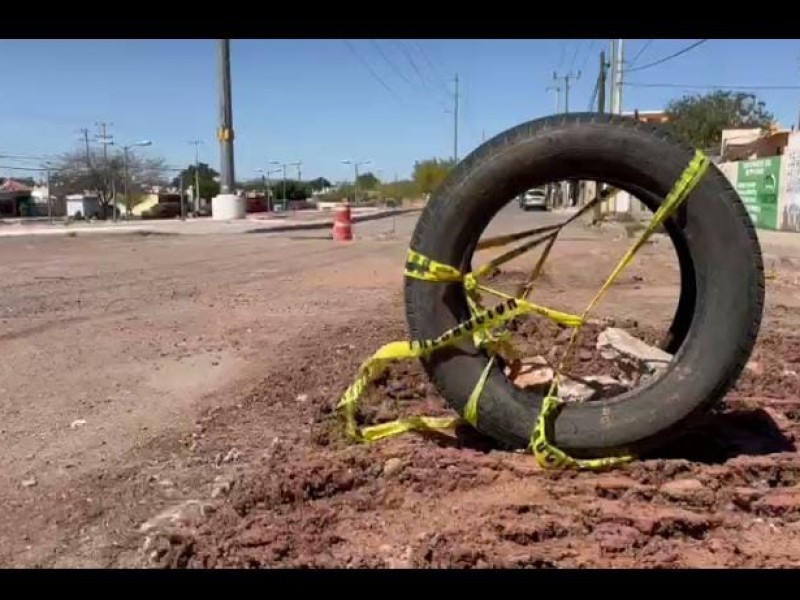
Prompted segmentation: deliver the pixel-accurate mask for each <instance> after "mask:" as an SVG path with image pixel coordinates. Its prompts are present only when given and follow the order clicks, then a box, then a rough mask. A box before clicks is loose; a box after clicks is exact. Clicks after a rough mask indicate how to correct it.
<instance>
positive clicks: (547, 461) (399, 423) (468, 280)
mask: <svg viewBox="0 0 800 600" xmlns="http://www.w3.org/2000/svg"><path fill="white" fill-rule="evenodd" d="M709 164H710V161H709V159H708V157H706V156H705V155H704V154H703V153H702V152H699V151H698V152H696V154H695V157H694V159H693V160H692V161H691V163H690V164H689V166H688V167H687V168H686V170H685V171H684V173H683V174H682V175H681V177H680V178H679V180H678V181H677V183H676V184H675V186H674V187H673V189H672V190H671V191H670V193H669V194H668V196H667V198H666V199H665V200H664V202H663V203H662V204H661V206H660V207H659V209H658V210H657V211H656V214H655V215H654V217H653V219H652V220H651V222H650V224H649V225H648V227H647V229H646V230H645V232H644V233H643V234H642V236H641V237H640V239H639V240H637V241H636V243H635V244H634V245H633V246H632V247H631V248H630V249H629V250H628V251H627V252H626V253H625V255H624V256H623V257H622V259H621V260H620V262H619V264H618V265H617V266H616V268H615V269H614V271H613V272H612V273H611V275H610V276H609V277H608V279H607V280H606V281H605V283H604V284H603V286H602V287H601V288H600V290H599V291H598V292H597V294H596V295H595V297H594V298H593V299H592V301H591V302H590V303H589V305H588V306H587V308H586V310H585V311H584V312H583V314H582V315H581V316H576V315H572V314H569V313H564V312H561V311H557V310H553V309H550V308H546V307H544V306H540V305H537V304H533V303H531V302H528V301H527V300H526V297H527V296H528V294H529V293H530V291H531V288H532V285H533V282H534V281H535V279H536V278H537V277H538V276H539V275H540V273H541V270H542V268H543V265H544V261H545V260H546V259H547V257H548V255H549V253H550V250H551V249H552V246H553V244H554V242H555V239H556V237H557V236H558V233H559V232H560V231H561V229H563V228H564V227H565V226H566V225H568V224H569V223H571V222H572V221H574V220H575V219H577V218H579V217H580V216H581V215H582V214H584V213H586V212H587V211H588V210H590V209H591V208H592V207H593V206H594V205H595V204H597V203H598V202H601V201H603V200H606V199H608V198H609V197H611V196H612V195H614V194H616V193H617V191H618V190H616V189H614V188H609V189H607V190H604V191H603V192H602V193H601V194H599V195H598V196H596V197H595V198H594V199H593V200H592V201H591V202H589V203H587V204H586V205H584V206H583V207H582V208H581V210H579V211H578V212H577V213H576V214H574V215H573V216H572V217H570V219H568V220H567V221H565V222H564V223H561V224H559V225H554V226H548V227H540V228H536V229H531V230H528V231H524V232H520V233H517V234H511V235H506V236H498V237H495V238H491V239H489V240H486V241H485V242H481V243H480V244H478V248H479V249H484V248H492V247H497V246H503V245H506V244H508V243H511V242H513V241H517V240H520V239H524V238H526V237H532V236H533V235H537V234H540V233H547V235H545V236H543V237H541V238H537V239H535V240H532V241H530V242H527V243H525V244H523V245H522V246H520V247H518V248H515V249H513V250H511V251H509V252H507V253H505V254H503V255H501V256H500V257H498V258H496V259H494V260H492V261H490V262H489V263H488V264H487V265H484V266H483V267H481V268H479V269H477V270H475V271H473V272H471V273H462V272H461V271H460V270H459V269H457V268H455V267H453V266H451V265H447V264H444V263H441V262H438V261H435V260H433V259H430V258H428V257H426V256H424V255H422V254H421V253H419V252H417V251H415V250H411V249H409V251H408V257H407V259H406V268H405V276H406V277H409V278H413V279H419V280H422V281H428V282H438V283H458V282H462V284H463V285H464V288H465V293H466V296H467V303H468V306H469V310H470V314H471V318H470V319H468V320H467V321H465V322H463V323H459V324H458V325H457V326H456V327H454V328H452V329H450V330H448V331H446V332H444V333H443V334H442V335H440V336H439V337H438V338H436V339H434V340H420V341H411V342H392V343H389V344H386V345H385V346H383V347H382V348H380V349H379V350H378V351H377V352H376V353H375V354H374V355H373V356H372V357H370V358H369V359H368V360H367V361H365V362H364V363H363V364H362V365H361V369H360V371H359V375H358V377H357V378H356V380H355V382H354V383H353V384H352V385H351V386H350V387H349V388H347V390H346V391H345V393H344V395H343V396H342V398H341V400H340V401H339V404H338V408H343V409H344V413H345V417H346V431H347V433H348V435H350V436H351V437H353V438H354V439H356V440H359V441H374V440H377V439H381V438H384V437H388V436H392V435H397V434H399V433H403V432H406V431H445V430H450V429H452V428H454V427H455V426H456V425H458V424H459V423H461V422H464V421H465V422H467V423H469V424H470V425H472V426H473V427H477V424H478V401H479V399H480V396H481V394H482V393H483V388H484V387H485V384H486V381H487V379H488V376H489V373H490V372H491V370H492V368H493V367H494V365H495V364H496V360H495V359H496V356H497V355H499V354H504V355H507V356H516V355H517V354H518V353H516V351H515V350H514V348H513V346H512V345H511V342H510V340H509V339H508V333H509V332H502V333H501V334H500V335H493V334H492V333H491V332H492V330H494V329H497V328H498V327H500V326H502V325H504V324H505V323H508V322H510V321H512V320H514V319H515V318H517V317H519V316H522V315H526V314H538V315H541V316H544V317H547V318H549V319H551V320H553V321H556V322H558V323H561V324H563V325H566V326H568V327H571V328H573V331H572V335H571V336H570V341H569V343H568V345H567V349H566V351H565V353H564V355H563V356H562V359H561V361H560V364H559V366H558V368H557V369H556V370H555V376H554V378H553V382H552V384H551V386H550V391H549V392H548V394H547V395H546V396H545V398H544V399H543V401H542V406H541V409H540V411H539V415H538V417H537V419H536V425H535V426H534V429H533V431H532V433H531V439H530V449H531V450H532V452H533V453H534V455H535V456H536V460H537V462H538V463H539V465H541V466H542V467H543V468H548V469H551V468H579V469H592V470H598V469H604V468H608V467H611V466H614V465H619V464H623V463H626V462H629V461H631V460H633V457H632V456H616V457H610V458H599V459H587V460H580V459H575V458H572V457H570V456H568V455H567V454H566V453H565V452H563V451H562V450H560V449H558V448H557V447H556V446H554V445H553V444H551V443H550V442H549V441H548V440H549V438H550V437H551V436H552V431H553V422H554V420H555V418H556V416H557V415H558V412H559V411H560V407H561V405H562V404H563V402H562V401H561V400H560V399H559V398H558V397H557V396H556V395H555V394H556V392H557V389H558V385H559V383H560V379H561V371H562V369H563V366H564V362H565V359H566V358H567V357H568V355H569V353H570V351H571V349H572V347H573V345H574V342H575V340H576V339H577V334H578V331H579V330H580V328H581V327H582V326H583V324H584V323H585V322H586V319H587V318H588V314H589V313H590V312H591V310H593V309H594V307H595V306H596V305H597V303H598V302H599V301H600V299H601V298H602V296H603V295H604V294H605V293H606V292H607V291H608V289H609V288H610V287H611V285H612V284H613V282H614V281H615V280H616V278H617V277H618V276H619V274H620V273H621V272H622V270H623V269H625V267H627V266H628V264H630V262H631V261H632V260H633V257H634V256H635V254H636V253H637V252H638V251H639V249H640V248H641V247H642V246H643V245H644V243H645V242H646V241H647V239H648V238H649V237H650V235H652V233H654V232H655V231H656V230H657V229H658V227H659V226H660V225H661V224H662V223H663V222H664V221H665V220H666V219H667V218H668V217H669V216H670V215H671V214H672V213H673V212H674V211H675V209H677V208H678V206H679V205H680V204H681V203H682V202H683V201H684V200H685V199H686V198H687V197H688V195H689V193H690V192H691V191H692V189H694V187H695V185H697V183H698V182H699V180H700V179H701V178H702V176H703V175H704V174H705V172H706V170H707V169H708V166H709ZM544 242H547V246H546V247H545V250H544V251H543V253H542V256H541V257H540V258H539V260H538V261H537V263H536V266H535V267H534V270H533V272H532V274H531V276H530V277H529V278H528V279H527V280H526V282H525V283H524V284H523V285H522V287H521V288H520V293H519V295H520V296H522V297H513V296H509V295H508V294H505V293H503V292H500V291H498V290H494V289H491V288H489V287H486V286H484V285H482V284H480V283H479V282H478V277H479V276H483V275H486V274H488V273H490V272H492V271H494V270H495V269H496V268H497V267H499V266H500V265H501V264H504V263H505V262H508V261H510V260H512V259H514V258H516V257H517V256H520V255H521V254H523V253H524V252H527V251H528V250H530V249H531V248H534V247H536V246H538V245H540V244H542V243H544ZM479 291H484V292H487V293H490V294H493V295H495V296H498V297H500V298H501V299H502V302H501V303H500V304H498V305H497V306H495V307H494V308H493V309H483V308H482V307H481V305H480V296H479V294H478V292H479ZM470 336H472V338H473V342H474V344H475V346H476V347H478V348H481V347H482V348H484V349H486V350H487V351H488V352H489V353H490V360H489V362H488V363H487V365H486V367H485V368H484V370H483V372H482V373H481V376H480V378H479V379H478V382H477V384H476V385H475V387H474V388H473V391H472V393H471V394H470V397H469V399H468V400H467V404H466V406H465V408H464V419H463V421H462V419H459V418H457V417H452V418H451V417H409V418H404V419H398V420H396V421H392V422H389V423H382V424H380V425H374V426H371V427H365V428H363V429H359V427H358V424H357V421H356V412H357V407H358V401H359V399H360V398H361V396H362V395H363V393H364V390H365V389H366V386H367V385H369V383H370V382H372V381H374V380H375V379H376V378H377V377H379V376H380V375H381V374H382V373H383V372H384V370H385V368H386V367H387V366H388V364H389V363H391V362H393V361H395V360H400V359H410V358H423V357H426V356H429V355H430V354H432V353H433V352H435V351H437V350H439V349H441V348H444V347H447V346H451V345H454V344H456V343H457V342H459V341H462V340H464V339H466V338H467V337H470Z"/></svg>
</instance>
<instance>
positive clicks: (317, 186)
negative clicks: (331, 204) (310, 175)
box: [307, 177, 332, 192]
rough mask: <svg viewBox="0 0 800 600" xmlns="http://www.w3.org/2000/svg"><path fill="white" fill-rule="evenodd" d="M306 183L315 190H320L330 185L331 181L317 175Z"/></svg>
mask: <svg viewBox="0 0 800 600" xmlns="http://www.w3.org/2000/svg"><path fill="white" fill-rule="evenodd" d="M307 185H308V187H310V188H311V189H312V190H313V191H315V192H319V191H321V190H324V189H327V188H329V187H332V184H331V182H330V181H328V180H327V179H325V178H324V177H317V178H316V179H312V180H311V181H309V182H308V184H307Z"/></svg>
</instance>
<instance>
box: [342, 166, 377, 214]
mask: <svg viewBox="0 0 800 600" xmlns="http://www.w3.org/2000/svg"><path fill="white" fill-rule="evenodd" d="M342 163H343V164H345V165H353V171H354V173H355V180H353V204H354V205H355V204H356V203H357V202H358V167H360V166H361V165H368V164H370V163H372V161H371V160H362V161H360V162H359V161H357V160H343V161H342Z"/></svg>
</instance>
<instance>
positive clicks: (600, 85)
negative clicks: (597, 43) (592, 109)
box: [597, 50, 608, 113]
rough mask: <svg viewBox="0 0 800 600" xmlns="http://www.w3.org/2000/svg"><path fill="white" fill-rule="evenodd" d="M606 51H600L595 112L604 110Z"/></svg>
mask: <svg viewBox="0 0 800 600" xmlns="http://www.w3.org/2000/svg"><path fill="white" fill-rule="evenodd" d="M607 67H608V65H607V64H606V51H605V50H603V51H601V52H600V75H598V81H597V112H599V113H604V112H606V68H607Z"/></svg>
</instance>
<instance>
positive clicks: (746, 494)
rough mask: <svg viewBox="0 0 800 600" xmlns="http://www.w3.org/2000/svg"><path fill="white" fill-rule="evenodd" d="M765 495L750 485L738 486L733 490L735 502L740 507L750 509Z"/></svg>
mask: <svg viewBox="0 0 800 600" xmlns="http://www.w3.org/2000/svg"><path fill="white" fill-rule="evenodd" d="M762 495H763V492H762V491H761V490H757V489H754V488H749V487H737V488H735V489H734V490H733V502H734V504H735V505H736V506H738V507H739V508H742V509H745V510H748V509H749V508H750V505H751V504H753V502H755V501H756V500H758V499H759V498H760V497H761V496H762Z"/></svg>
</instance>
